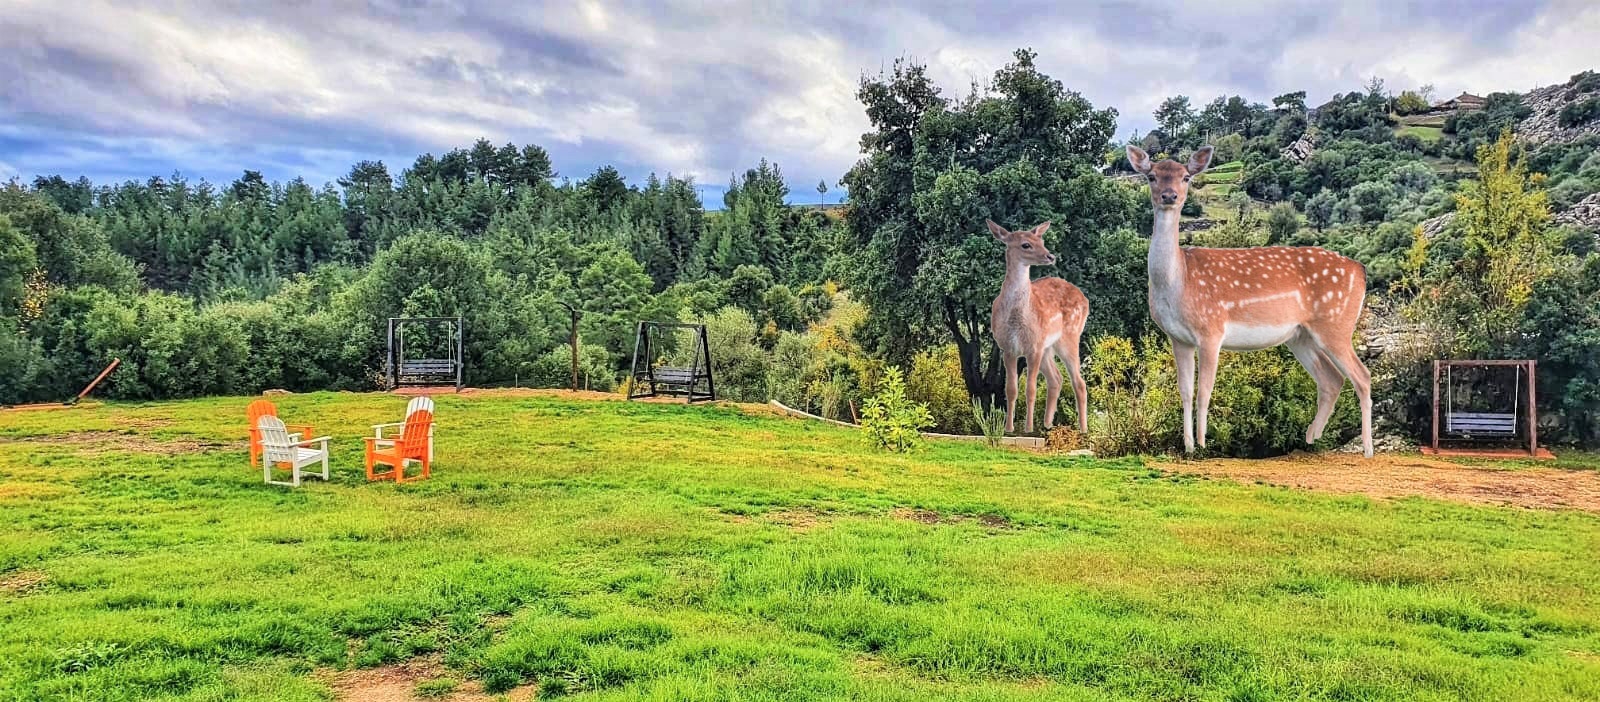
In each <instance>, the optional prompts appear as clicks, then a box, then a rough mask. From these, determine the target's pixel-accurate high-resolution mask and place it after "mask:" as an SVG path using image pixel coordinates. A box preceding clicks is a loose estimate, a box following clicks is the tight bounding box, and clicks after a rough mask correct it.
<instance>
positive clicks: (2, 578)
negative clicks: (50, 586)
mask: <svg viewBox="0 0 1600 702" xmlns="http://www.w3.org/2000/svg"><path fill="white" fill-rule="evenodd" d="M49 579H50V577H49V576H47V575H45V574H44V571H42V570H18V571H13V572H10V573H6V574H5V575H0V593H3V594H5V595H9V596H13V597H20V596H22V595H26V594H28V593H30V592H32V591H34V590H37V589H39V587H41V586H43V585H44V584H45V581H47V580H49Z"/></svg>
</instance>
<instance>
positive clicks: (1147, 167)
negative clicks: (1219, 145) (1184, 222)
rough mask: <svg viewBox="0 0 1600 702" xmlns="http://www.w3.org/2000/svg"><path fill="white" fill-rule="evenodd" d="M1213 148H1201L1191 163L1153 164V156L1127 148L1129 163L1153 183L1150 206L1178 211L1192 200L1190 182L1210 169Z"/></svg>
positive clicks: (1190, 159) (1191, 159) (1192, 157)
mask: <svg viewBox="0 0 1600 702" xmlns="http://www.w3.org/2000/svg"><path fill="white" fill-rule="evenodd" d="M1213 153H1214V151H1213V150H1212V148H1211V147H1210V146H1209V145H1207V146H1202V147H1200V148H1199V149H1196V150H1195V152H1194V154H1192V155H1190V156H1189V162H1188V163H1178V162H1177V161H1174V160H1172V159H1170V158H1169V159H1167V160H1165V161H1162V162H1160V163H1153V162H1151V160H1150V154H1147V153H1145V152H1144V149H1141V148H1139V147H1137V146H1129V147H1128V163H1130V164H1132V165H1133V170H1135V171H1138V172H1140V173H1142V174H1144V176H1145V177H1146V178H1149V179H1150V204H1152V205H1155V207H1156V209H1158V210H1160V209H1174V210H1175V209H1179V208H1182V207H1183V201H1184V200H1185V199H1187V198H1188V197H1189V179H1190V178H1193V177H1195V176H1197V175H1200V172H1201V171H1204V170H1205V169H1207V168H1209V167H1210V166H1211V155H1212V154H1213Z"/></svg>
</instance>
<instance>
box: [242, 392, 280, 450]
mask: <svg viewBox="0 0 1600 702" xmlns="http://www.w3.org/2000/svg"><path fill="white" fill-rule="evenodd" d="M276 416H278V408H277V407H276V406H275V405H273V404H272V403H271V402H268V401H266V400H256V401H255V402H252V403H250V406H248V407H246V408H244V418H245V421H246V422H247V423H249V425H250V433H251V434H252V435H254V436H252V437H251V438H253V439H255V440H256V441H260V440H261V436H260V433H259V432H260V431H261V429H260V427H259V426H258V425H257V422H258V421H260V419H261V418H262V417H276Z"/></svg>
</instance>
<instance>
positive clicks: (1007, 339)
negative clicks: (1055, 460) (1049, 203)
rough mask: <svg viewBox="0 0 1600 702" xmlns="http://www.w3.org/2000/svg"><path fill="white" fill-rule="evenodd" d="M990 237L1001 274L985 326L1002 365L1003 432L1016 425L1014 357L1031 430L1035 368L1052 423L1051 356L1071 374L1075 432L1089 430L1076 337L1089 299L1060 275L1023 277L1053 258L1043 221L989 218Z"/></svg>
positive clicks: (1057, 387) (1055, 382) (1057, 391)
mask: <svg viewBox="0 0 1600 702" xmlns="http://www.w3.org/2000/svg"><path fill="white" fill-rule="evenodd" d="M988 224H989V231H990V232H991V233H993V234H994V238H996V239H999V240H1000V242H1001V243H1003V244H1005V245H1006V279H1005V282H1003V283H1001V284H1000V296H999V297H996V298H995V299H994V307H993V308H991V315H990V317H989V330H990V331H991V332H993V333H994V340H995V343H997V344H999V345H1000V354H1001V357H1002V358H1004V359H1005V366H1006V431H1013V430H1015V429H1016V426H1015V422H1014V421H1013V420H1014V418H1015V415H1016V408H1017V359H1018V358H1026V359H1028V424H1027V431H1029V432H1032V431H1033V400H1034V397H1035V395H1034V393H1035V392H1037V390H1036V389H1035V388H1036V387H1038V384H1039V371H1040V370H1043V371H1044V378H1045V410H1044V426H1045V428H1047V429H1048V428H1050V426H1051V425H1053V424H1054V423H1055V417H1056V401H1057V400H1059V399H1060V398H1061V369H1059V368H1057V367H1056V362H1055V357H1056V356H1060V357H1061V360H1062V361H1063V362H1064V363H1066V364H1067V371H1068V372H1070V373H1072V396H1073V399H1075V400H1077V405H1078V431H1081V432H1087V431H1089V395H1088V390H1087V388H1086V387H1085V386H1084V384H1083V375H1082V374H1081V373H1079V372H1078V338H1079V337H1080V336H1081V335H1082V334H1083V325H1084V323H1085V322H1087V321H1088V320H1089V300H1088V298H1085V297H1084V296H1083V292H1082V291H1081V290H1078V287H1077V286H1075V285H1073V284H1072V283H1068V282H1067V281H1065V280H1062V279H1060V278H1040V279H1039V280H1035V281H1031V282H1030V281H1029V280H1028V269H1029V268H1030V267H1032V266H1039V265H1049V264H1052V263H1055V262H1056V257H1055V255H1054V254H1052V253H1050V252H1049V251H1048V250H1046V249H1045V247H1044V239H1042V238H1041V237H1043V236H1044V233H1045V230H1047V229H1049V228H1050V223H1049V222H1045V223H1044V224H1041V225H1039V226H1037V227H1034V228H1033V229H1030V230H1027V231H1020V232H1012V231H1007V230H1006V228H1005V227H1002V226H1000V225H998V224H995V223H994V222H988Z"/></svg>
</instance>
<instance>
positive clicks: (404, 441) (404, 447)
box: [395, 410, 433, 455]
mask: <svg viewBox="0 0 1600 702" xmlns="http://www.w3.org/2000/svg"><path fill="white" fill-rule="evenodd" d="M432 424H433V412H431V411H429V410H417V411H416V412H413V413H411V415H410V416H408V417H406V426H405V429H404V430H402V431H401V434H400V441H399V445H398V446H396V447H395V448H396V449H397V450H398V451H399V452H400V453H401V454H402V455H408V454H416V453H420V452H426V451H427V450H428V429H429V427H430V426H431V425H432Z"/></svg>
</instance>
